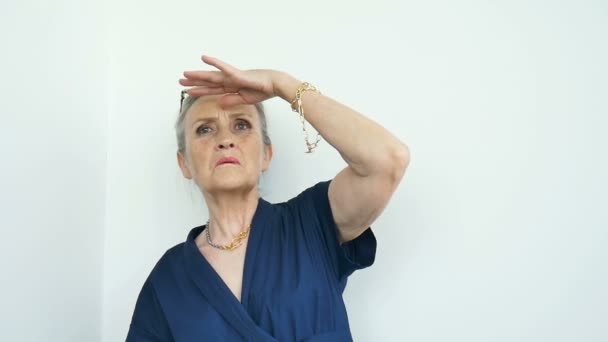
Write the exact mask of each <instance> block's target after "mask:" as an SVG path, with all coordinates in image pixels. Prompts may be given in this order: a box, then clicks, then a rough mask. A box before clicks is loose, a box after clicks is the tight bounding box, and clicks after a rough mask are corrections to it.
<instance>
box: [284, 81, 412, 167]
mask: <svg viewBox="0 0 608 342" xmlns="http://www.w3.org/2000/svg"><path fill="white" fill-rule="evenodd" d="M300 84H302V81H300V80H298V79H296V78H294V77H292V76H291V75H289V74H287V73H283V72H278V76H277V78H276V82H275V86H276V89H275V92H276V93H277V95H278V96H279V97H281V98H282V99H284V100H285V101H287V102H289V104H290V105H291V101H293V99H294V98H295V94H296V90H297V89H298V87H299V86H300ZM301 99H302V107H303V108H304V118H305V119H306V121H308V123H310V125H311V126H313V127H314V128H315V129H316V130H317V131H318V132H319V133H320V134H321V136H322V137H323V138H324V139H325V140H326V141H327V142H328V143H329V144H330V145H331V146H333V147H334V148H335V149H336V150H338V152H340V155H341V156H342V158H343V159H344V160H345V161H346V163H348V165H349V166H350V167H351V168H352V169H353V171H354V172H355V173H356V174H358V175H360V176H361V177H367V176H370V175H376V174H381V173H382V174H386V173H387V172H389V173H391V174H394V173H395V172H397V173H398V174H402V173H403V171H404V169H405V168H406V167H407V164H408V163H409V150H408V148H407V146H406V145H405V144H404V143H403V142H401V141H400V140H399V139H397V138H396V137H395V136H394V135H392V134H391V133H390V132H389V131H388V130H386V129H385V128H384V127H382V126H381V125H379V124H377V123H376V122H374V121H372V120H370V119H369V118H367V117H365V116H364V115H362V114H361V113H358V112H356V111H355V110H353V109H351V108H349V107H347V106H345V105H343V104H341V103H339V102H338V101H335V100H333V99H332V98H330V97H329V96H326V95H323V94H319V93H316V92H313V91H306V92H304V93H303V94H302V97H301ZM294 115H299V114H297V113H295V112H294ZM310 136H311V137H310V139H314V135H312V134H310Z"/></svg>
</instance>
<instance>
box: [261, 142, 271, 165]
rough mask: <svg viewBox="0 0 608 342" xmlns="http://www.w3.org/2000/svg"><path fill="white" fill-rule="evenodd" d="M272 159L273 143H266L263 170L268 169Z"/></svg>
mask: <svg viewBox="0 0 608 342" xmlns="http://www.w3.org/2000/svg"><path fill="white" fill-rule="evenodd" d="M271 160H272V145H266V144H265V145H264V163H263V164H262V171H266V170H267V169H268V167H269V166H270V161H271Z"/></svg>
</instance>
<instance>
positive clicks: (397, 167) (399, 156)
mask: <svg viewBox="0 0 608 342" xmlns="http://www.w3.org/2000/svg"><path fill="white" fill-rule="evenodd" d="M390 156H391V157H390V160H389V162H388V163H387V166H386V170H387V171H386V172H387V173H388V177H389V179H390V180H391V181H392V183H393V184H394V185H395V186H397V185H398V184H399V183H400V182H401V179H403V176H404V175H405V171H406V170H407V167H408V166H409V164H410V150H409V148H408V147H407V145H406V144H404V143H402V142H399V143H398V145H397V146H396V147H395V148H394V149H393V151H392V152H391V153H390Z"/></svg>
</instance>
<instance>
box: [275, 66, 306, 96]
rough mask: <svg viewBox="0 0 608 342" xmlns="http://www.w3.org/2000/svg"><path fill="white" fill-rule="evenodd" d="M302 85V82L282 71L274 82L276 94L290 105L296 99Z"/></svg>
mask: <svg viewBox="0 0 608 342" xmlns="http://www.w3.org/2000/svg"><path fill="white" fill-rule="evenodd" d="M300 84H302V81H300V80H298V79H297V78H295V77H293V76H291V75H290V74H288V73H286V72H282V71H278V72H277V74H276V76H275V77H274V80H273V88H274V92H275V94H276V95H277V96H278V97H280V98H282V99H283V100H285V101H287V102H289V103H291V102H292V101H293V99H294V98H295V95H296V91H297V90H298V87H299V86H300Z"/></svg>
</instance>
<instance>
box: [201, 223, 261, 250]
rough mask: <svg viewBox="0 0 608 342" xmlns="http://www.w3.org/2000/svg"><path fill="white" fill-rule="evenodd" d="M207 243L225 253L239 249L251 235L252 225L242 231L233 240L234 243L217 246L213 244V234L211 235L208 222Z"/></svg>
mask: <svg viewBox="0 0 608 342" xmlns="http://www.w3.org/2000/svg"><path fill="white" fill-rule="evenodd" d="M206 226H207V234H206V235H207V243H208V244H209V245H210V246H211V247H214V248H217V249H221V250H225V251H233V250H235V249H237V248H238V247H239V246H240V245H242V244H243V239H244V238H246V237H247V235H249V230H250V229H251V223H250V224H249V225H248V226H247V228H245V229H244V230H242V231H241V232H240V233H238V234H237V236H236V237H235V238H234V239H232V242H230V243H229V244H227V245H216V244H214V243H213V242H211V233H209V220H207V224H206Z"/></svg>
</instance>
